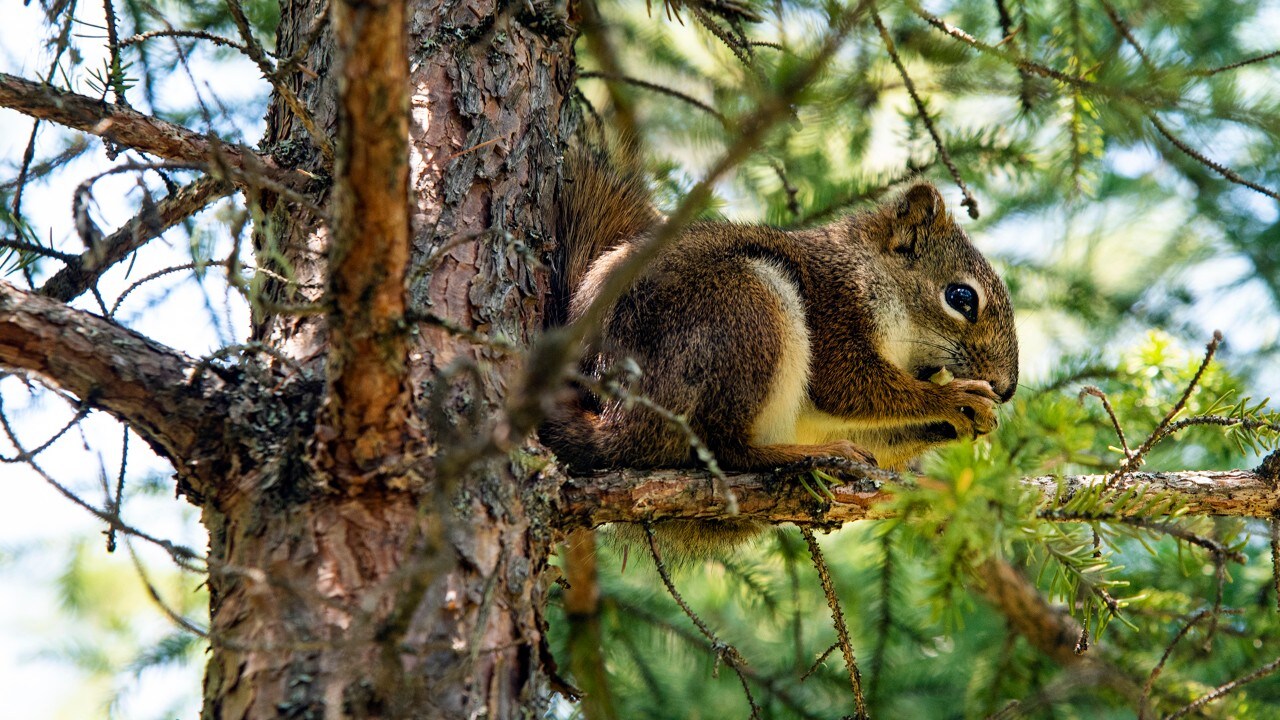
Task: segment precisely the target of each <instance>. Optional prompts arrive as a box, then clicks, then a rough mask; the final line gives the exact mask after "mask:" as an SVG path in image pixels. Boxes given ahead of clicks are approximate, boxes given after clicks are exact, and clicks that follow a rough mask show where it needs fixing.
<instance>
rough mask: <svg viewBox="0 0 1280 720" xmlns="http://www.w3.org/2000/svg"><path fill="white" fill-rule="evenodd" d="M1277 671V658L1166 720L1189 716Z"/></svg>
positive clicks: (1166, 717) (1278, 666)
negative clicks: (1243, 686) (1237, 689)
mask: <svg viewBox="0 0 1280 720" xmlns="http://www.w3.org/2000/svg"><path fill="white" fill-rule="evenodd" d="M1277 669H1280V658H1276V659H1275V660H1272V661H1271V662H1269V663H1267V664H1266V665H1263V666H1262V667H1260V668H1258V669H1257V670H1254V671H1253V672H1251V673H1249V674H1248V675H1245V676H1244V677H1241V678H1237V679H1235V680H1232V681H1231V682H1229V683H1226V684H1225V685H1219V686H1218V687H1216V688H1214V689H1213V690H1212V691H1211V692H1209V693H1208V694H1207V695H1204V696H1203V697H1201V698H1200V699H1199V700H1196V701H1195V702H1193V703H1191V704H1189V705H1186V706H1184V707H1182V708H1180V709H1178V710H1177V711H1176V712H1174V713H1172V714H1171V715H1166V716H1165V719H1164V720H1177V719H1178V718H1180V717H1182V716H1184V715H1187V714H1188V713H1191V712H1194V711H1196V710H1199V709H1200V708H1202V707H1204V706H1205V705H1208V704H1209V703H1211V702H1213V701H1214V700H1218V699H1220V698H1222V697H1223V696H1224V695H1226V694H1227V693H1230V692H1232V691H1233V690H1235V689H1236V688H1239V687H1241V686H1242V685H1246V684H1248V683H1251V682H1253V681H1254V680H1258V679H1260V678H1264V677H1266V676H1268V675H1270V674H1271V673H1273V672H1275V671H1276V670H1277Z"/></svg>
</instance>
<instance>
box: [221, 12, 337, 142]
mask: <svg viewBox="0 0 1280 720" xmlns="http://www.w3.org/2000/svg"><path fill="white" fill-rule="evenodd" d="M227 9H228V10H229V11H230V12H231V19H232V20H234V21H235V24H236V29H237V30H238V31H239V32H240V39H241V41H243V42H244V52H245V54H246V55H248V56H249V59H250V60H253V62H254V63H256V64H257V66H258V69H259V70H260V71H261V72H262V76H263V77H264V78H266V80H267V82H269V83H271V87H272V88H273V89H274V90H275V91H276V92H277V93H279V94H280V99H281V100H284V104H285V105H287V106H288V107H289V110H290V112H292V113H293V114H294V116H295V117H297V118H298V121H299V122H301V123H302V127H303V128H304V129H305V130H306V131H307V135H309V136H310V137H311V141H312V142H313V143H315V145H316V148H318V149H319V150H320V154H321V155H323V156H324V159H325V161H326V162H328V163H330V164H332V163H333V143H332V142H330V141H329V136H328V135H325V134H324V133H323V132H321V131H320V128H319V127H317V126H316V121H315V118H313V117H312V116H311V113H310V111H308V110H307V108H306V107H305V106H303V104H302V100H301V99H299V98H298V94H297V93H295V92H294V91H293V88H292V87H290V86H289V84H288V83H286V82H284V81H283V80H282V79H281V78H280V77H279V76H278V75H277V74H276V67H275V66H274V65H272V64H271V60H269V59H268V58H267V54H266V52H265V51H264V50H263V49H262V45H260V44H259V43H258V40H257V38H255V37H254V36H253V28H252V27H250V25H249V19H248V18H247V17H245V14H244V8H243V7H241V6H240V0H227Z"/></svg>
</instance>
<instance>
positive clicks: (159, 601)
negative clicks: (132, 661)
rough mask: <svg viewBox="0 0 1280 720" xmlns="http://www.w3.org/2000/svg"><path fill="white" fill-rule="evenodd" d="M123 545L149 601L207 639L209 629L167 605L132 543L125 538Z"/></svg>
mask: <svg viewBox="0 0 1280 720" xmlns="http://www.w3.org/2000/svg"><path fill="white" fill-rule="evenodd" d="M124 545H125V547H126V548H127V549H128V550H129V558H130V559H131V560H133V569H134V570H135V571H136V572H137V573H138V579H139V580H141V581H142V585H143V587H145V588H146V589H147V595H148V596H150V598H151V601H152V602H154V603H155V604H156V607H158V608H160V612H162V613H164V614H165V616H166V617H168V618H169V619H170V620H172V621H173V623H174V624H175V625H177V626H178V627H180V628H182V629H183V630H186V631H187V632H189V633H191V634H192V635H195V636H197V637H201V638H204V639H206V640H208V639H209V631H208V630H206V629H204V628H202V627H200V626H198V625H196V624H195V623H193V622H191V621H190V620H188V619H187V618H186V617H184V616H183V615H182V613H180V612H178V611H177V610H174V609H173V608H171V607H169V604H168V603H166V602H165V601H164V598H162V597H160V591H158V590H156V586H155V584H153V583H152V582H151V578H150V576H148V575H147V571H146V568H144V567H143V566H142V558H140V557H138V552H137V551H136V550H134V549H133V543H132V542H129V541H128V540H125V543H124Z"/></svg>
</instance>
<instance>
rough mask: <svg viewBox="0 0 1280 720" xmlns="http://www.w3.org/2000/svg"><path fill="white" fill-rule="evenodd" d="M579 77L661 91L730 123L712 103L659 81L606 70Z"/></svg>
mask: <svg viewBox="0 0 1280 720" xmlns="http://www.w3.org/2000/svg"><path fill="white" fill-rule="evenodd" d="M578 77H580V78H582V79H584V80H589V79H593V78H594V79H597V80H605V81H608V82H620V83H626V84H627V85H634V86H636V87H638V88H644V89H645V90H651V91H653V92H656V93H659V94H661V95H667V96H669V97H673V98H676V99H677V100H682V101H684V102H686V103H688V104H690V105H692V106H693V107H696V108H698V109H699V110H701V111H703V112H705V113H707V114H708V115H711V116H712V117H714V118H715V119H716V120H719V121H720V123H721V124H722V125H726V126H727V125H728V123H729V119H728V118H727V117H725V116H724V114H723V113H721V112H720V111H719V110H716V109H715V108H713V107H711V106H710V105H708V104H707V103H705V102H703V101H701V100H699V99H697V98H695V97H693V96H692V95H687V94H685V93H683V92H680V91H679V90H676V89H674V88H669V87H667V86H665V85H659V84H657V83H652V82H649V81H647V80H641V79H639V78H633V77H630V76H627V75H622V74H620V73H606V72H582V73H578Z"/></svg>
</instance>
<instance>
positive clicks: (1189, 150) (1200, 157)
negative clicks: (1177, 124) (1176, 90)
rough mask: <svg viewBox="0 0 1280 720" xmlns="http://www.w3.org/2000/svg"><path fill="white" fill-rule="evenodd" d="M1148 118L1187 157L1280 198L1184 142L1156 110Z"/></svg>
mask: <svg viewBox="0 0 1280 720" xmlns="http://www.w3.org/2000/svg"><path fill="white" fill-rule="evenodd" d="M1147 119H1148V120H1150V121H1151V125H1152V126H1154V127H1155V129H1156V132H1158V133H1160V134H1161V135H1163V136H1164V139H1165V140H1168V141H1169V142H1170V143H1171V144H1172V145H1173V146H1174V147H1176V148H1178V149H1179V150H1181V151H1182V152H1183V153H1184V154H1185V155H1186V156H1187V157H1190V158H1191V159H1192V160H1195V161H1196V162H1198V163H1200V164H1201V165H1204V166H1205V167H1207V168H1209V169H1210V170H1213V171H1214V172H1216V173H1218V174H1219V175H1221V176H1222V177H1224V178H1226V179H1227V180H1228V181H1230V182H1233V183H1235V184H1237V185H1241V186H1244V187H1247V188H1249V189H1250V190H1256V191H1257V192H1260V193H1262V194H1263V195H1266V196H1267V197H1269V198H1274V199H1276V200H1280V193H1277V192H1276V191H1275V190H1272V189H1270V188H1268V187H1265V186H1263V185H1259V184H1258V183H1256V182H1253V181H1252V180H1248V179H1246V178H1244V177H1243V176H1242V175H1240V174H1239V173H1237V172H1236V171H1235V170H1232V169H1231V168H1229V167H1227V166H1226V165H1223V164H1222V163H1219V162H1217V161H1216V160H1214V159H1212V158H1210V157H1208V156H1206V155H1204V154H1203V153H1201V152H1199V151H1198V150H1196V149H1195V148H1193V147H1191V146H1190V145H1188V144H1186V143H1185V142H1183V141H1182V139H1180V138H1179V137H1178V136H1177V135H1174V134H1173V131H1171V130H1169V128H1168V127H1166V126H1165V124H1164V123H1163V122H1161V121H1160V118H1159V117H1157V116H1156V114H1155V112H1152V111H1148V112H1147Z"/></svg>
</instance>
